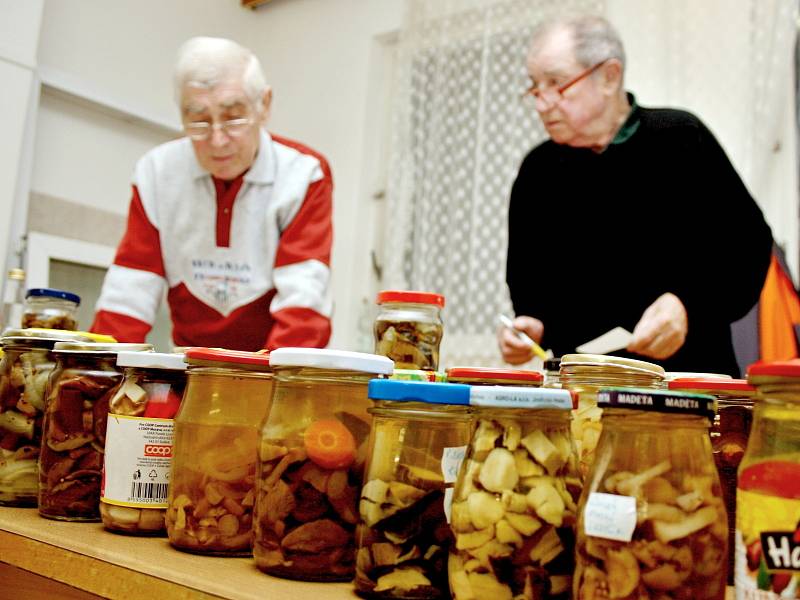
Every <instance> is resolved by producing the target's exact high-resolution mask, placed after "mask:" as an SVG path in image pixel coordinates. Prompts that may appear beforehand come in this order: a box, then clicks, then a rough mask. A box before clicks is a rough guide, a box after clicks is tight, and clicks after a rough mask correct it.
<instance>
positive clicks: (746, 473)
mask: <svg viewBox="0 0 800 600" xmlns="http://www.w3.org/2000/svg"><path fill="white" fill-rule="evenodd" d="M747 380H748V382H749V383H751V384H752V385H754V386H755V387H756V390H757V395H756V398H755V406H754V409H753V427H752V429H751V431H750V439H749V440H748V443H747V450H745V453H744V457H743V458H742V462H741V464H740V465H739V480H738V481H739V488H738V490H737V496H736V556H735V564H736V567H735V568H736V574H735V578H734V579H735V581H736V598H737V600H743V599H744V598H759V599H763V600H770V599H775V600H777V599H778V598H795V597H796V596H797V593H798V583H799V581H798V580H800V534H798V530H800V360H792V361H786V362H775V363H764V364H755V365H752V366H751V367H750V368H749V369H748V371H747Z"/></svg>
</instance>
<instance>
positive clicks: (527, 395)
mask: <svg viewBox="0 0 800 600" xmlns="http://www.w3.org/2000/svg"><path fill="white" fill-rule="evenodd" d="M577 400H578V394H577V393H576V392H571V391H570V390H566V389H561V390H559V389H549V388H533V387H515V386H502V385H496V386H495V385H489V386H472V387H471V388H470V395H469V403H470V406H480V407H494V408H520V409H524V408H527V409H556V410H572V409H573V408H577Z"/></svg>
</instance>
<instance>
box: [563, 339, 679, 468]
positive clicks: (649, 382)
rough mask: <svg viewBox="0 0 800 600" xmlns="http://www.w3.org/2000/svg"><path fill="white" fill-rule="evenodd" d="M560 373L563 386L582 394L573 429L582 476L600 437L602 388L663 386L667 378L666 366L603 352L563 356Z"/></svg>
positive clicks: (575, 412) (573, 418)
mask: <svg viewBox="0 0 800 600" xmlns="http://www.w3.org/2000/svg"><path fill="white" fill-rule="evenodd" d="M559 375H560V379H561V386H562V387H564V388H566V389H568V390H572V391H574V392H577V393H578V408H577V409H576V410H574V411H572V424H571V430H572V438H573V440H574V441H575V448H576V450H577V451H578V459H579V464H580V471H581V474H582V475H586V473H587V472H588V471H589V467H590V465H591V464H592V461H593V460H594V451H595V448H596V447H597V441H598V440H599V439H600V431H601V429H602V423H601V418H602V416H603V410H602V409H601V408H599V407H598V406H597V392H598V391H599V390H600V388H602V387H617V386H620V387H639V388H659V387H662V384H663V381H664V369H663V368H662V367H660V366H658V365H654V364H653V363H649V362H645V361H642V360H634V359H631V358H620V357H617V356H606V355H603V354H566V355H564V356H562V357H561V369H560V372H559Z"/></svg>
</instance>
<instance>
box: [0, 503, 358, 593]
mask: <svg viewBox="0 0 800 600" xmlns="http://www.w3.org/2000/svg"><path fill="white" fill-rule="evenodd" d="M97 597H105V598H124V599H125V600H137V599H142V600H173V599H178V598H187V599H188V598H191V599H195V598H227V599H230V600H340V599H341V600H353V599H355V598H357V596H356V595H355V594H354V593H353V591H352V585H351V584H349V583H307V582H301V581H288V580H285V579H278V578H276V577H270V576H269V575H265V574H263V573H261V572H260V571H259V570H258V569H256V567H255V563H254V562H253V560H252V559H248V558H215V557H208V556H197V555H194V554H186V553H184V552H179V551H177V550H174V549H173V548H171V547H170V546H169V544H168V543H167V541H166V539H164V538H142V537H132V536H124V535H117V534H113V533H109V532H107V531H104V530H103V527H102V525H100V524H99V523H64V522H61V521H51V520H49V519H43V518H41V517H40V516H39V515H38V513H37V512H36V510H35V509H21V508H5V507H4V508H0V598H15V599H19V598H24V599H25V600H37V599H40V598H41V599H45V598H47V599H48V600H51V599H54V598H58V599H59V600H61V599H68V600H84V599H88V598H97Z"/></svg>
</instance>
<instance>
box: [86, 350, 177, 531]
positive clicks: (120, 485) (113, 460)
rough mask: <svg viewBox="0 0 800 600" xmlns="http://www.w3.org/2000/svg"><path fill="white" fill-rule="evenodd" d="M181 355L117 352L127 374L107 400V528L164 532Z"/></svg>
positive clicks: (103, 496) (103, 500) (103, 510)
mask: <svg viewBox="0 0 800 600" xmlns="http://www.w3.org/2000/svg"><path fill="white" fill-rule="evenodd" d="M183 358H184V357H183V354H162V353H156V352H120V353H119V354H118V355H117V366H118V367H120V368H122V369H124V372H125V378H124V380H123V382H122V385H121V386H120V387H119V388H117V391H116V393H115V394H114V396H113V397H112V398H111V401H110V403H109V411H108V428H107V430H106V452H105V461H104V464H103V485H102V488H101V490H100V516H101V517H102V519H103V525H104V526H105V528H106V529H108V530H110V531H117V532H120V533H129V534H132V535H160V534H163V533H164V532H165V525H164V513H165V512H166V508H167V491H168V488H169V476H170V468H171V466H172V437H173V418H174V417H175V413H176V412H177V411H178V407H179V406H180V403H181V398H182V397H183V389H184V387H185V385H186V373H185V371H186V363H185V362H184V360H183Z"/></svg>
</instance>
